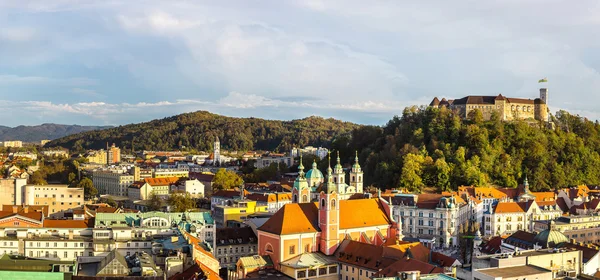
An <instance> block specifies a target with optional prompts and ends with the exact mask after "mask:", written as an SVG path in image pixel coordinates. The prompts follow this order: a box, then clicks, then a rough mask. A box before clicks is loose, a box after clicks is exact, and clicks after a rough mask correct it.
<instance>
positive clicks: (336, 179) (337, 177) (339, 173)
mask: <svg viewBox="0 0 600 280" xmlns="http://www.w3.org/2000/svg"><path fill="white" fill-rule="evenodd" d="M344 178H346V173H344V168H342V164H341V162H340V152H339V151H338V152H337V164H336V165H335V167H334V168H333V183H334V184H335V186H336V188H337V193H339V194H344V193H346V183H345V182H344Z"/></svg>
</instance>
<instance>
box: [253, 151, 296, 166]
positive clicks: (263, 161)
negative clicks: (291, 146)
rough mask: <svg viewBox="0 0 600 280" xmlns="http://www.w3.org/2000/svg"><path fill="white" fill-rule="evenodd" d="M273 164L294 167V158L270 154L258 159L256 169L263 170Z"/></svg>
mask: <svg viewBox="0 0 600 280" xmlns="http://www.w3.org/2000/svg"><path fill="white" fill-rule="evenodd" d="M273 163H279V164H285V165H286V166H288V167H289V166H292V165H294V158H293V157H287V156H285V155H284V154H273V153H272V154H269V155H265V156H262V157H260V158H258V159H256V164H255V166H256V168H258V169H261V168H265V167H269V166H270V165H271V164H273Z"/></svg>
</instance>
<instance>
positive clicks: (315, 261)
mask: <svg viewBox="0 0 600 280" xmlns="http://www.w3.org/2000/svg"><path fill="white" fill-rule="evenodd" d="M334 263H336V261H335V259H334V258H333V257H330V256H326V255H324V254H323V253H321V252H317V253H312V252H311V253H303V254H301V255H298V256H296V257H293V258H291V259H289V260H287V261H284V262H281V265H283V266H287V267H292V268H315V267H321V266H326V265H330V264H334Z"/></svg>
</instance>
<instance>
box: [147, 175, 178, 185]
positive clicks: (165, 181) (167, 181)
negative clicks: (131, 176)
mask: <svg viewBox="0 0 600 280" xmlns="http://www.w3.org/2000/svg"><path fill="white" fill-rule="evenodd" d="M145 180H146V183H148V184H149V185H150V186H168V185H171V184H173V183H175V182H177V181H179V177H166V178H146V179H145Z"/></svg>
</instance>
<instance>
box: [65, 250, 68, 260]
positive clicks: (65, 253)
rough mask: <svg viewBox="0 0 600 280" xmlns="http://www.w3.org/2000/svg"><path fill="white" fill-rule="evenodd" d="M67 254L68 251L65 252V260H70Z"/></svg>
mask: <svg viewBox="0 0 600 280" xmlns="http://www.w3.org/2000/svg"><path fill="white" fill-rule="evenodd" d="M67 253H68V252H67V251H65V259H66V258H68V257H67Z"/></svg>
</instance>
